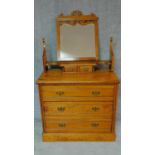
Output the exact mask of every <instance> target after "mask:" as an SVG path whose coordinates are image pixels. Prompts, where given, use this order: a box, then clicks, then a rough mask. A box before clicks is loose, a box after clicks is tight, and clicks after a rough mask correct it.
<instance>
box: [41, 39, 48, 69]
mask: <svg viewBox="0 0 155 155" xmlns="http://www.w3.org/2000/svg"><path fill="white" fill-rule="evenodd" d="M42 42H43V55H42V62H43V70H44V72H47V70H48V67H47V57H46V43H45V38H43V39H42Z"/></svg>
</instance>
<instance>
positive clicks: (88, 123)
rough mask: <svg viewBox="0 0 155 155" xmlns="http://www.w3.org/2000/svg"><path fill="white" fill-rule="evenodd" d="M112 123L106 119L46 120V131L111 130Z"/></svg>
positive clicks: (93, 131)
mask: <svg viewBox="0 0 155 155" xmlns="http://www.w3.org/2000/svg"><path fill="white" fill-rule="evenodd" d="M111 127H112V123H111V122H110V121H104V120H84V119H81V120H77V119H76V120H74V119H72V120H65V119H64V120H46V121H45V132H59V133H63V132H83V133H84V132H87V133H88V132H91V133H95V132H97V133H98V132H111Z"/></svg>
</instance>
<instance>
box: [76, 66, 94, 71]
mask: <svg viewBox="0 0 155 155" xmlns="http://www.w3.org/2000/svg"><path fill="white" fill-rule="evenodd" d="M92 71H93V67H92V66H90V65H89V66H88V65H82V66H79V72H92Z"/></svg>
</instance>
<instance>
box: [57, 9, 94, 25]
mask: <svg viewBox="0 0 155 155" xmlns="http://www.w3.org/2000/svg"><path fill="white" fill-rule="evenodd" d="M70 16H73V17H74V16H75V17H76V16H80V17H82V16H85V15H84V14H83V12H82V11H80V10H74V11H72V12H71V14H70ZM87 16H94V17H96V15H95V14H94V13H90V14H89V15H87ZM59 17H65V16H64V14H63V13H61V14H60V15H59ZM91 23H94V22H93V21H92V20H80V19H73V20H68V21H67V20H65V21H61V22H60V25H62V24H70V25H76V24H80V25H86V24H91Z"/></svg>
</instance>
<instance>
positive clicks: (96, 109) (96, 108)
mask: <svg viewBox="0 0 155 155" xmlns="http://www.w3.org/2000/svg"><path fill="white" fill-rule="evenodd" d="M92 110H93V111H98V110H100V108H99V107H92Z"/></svg>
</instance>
